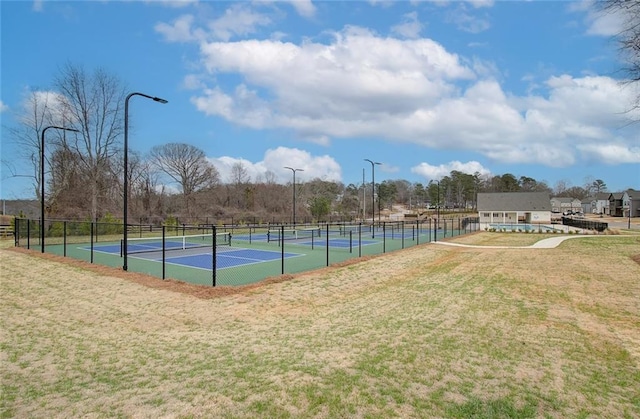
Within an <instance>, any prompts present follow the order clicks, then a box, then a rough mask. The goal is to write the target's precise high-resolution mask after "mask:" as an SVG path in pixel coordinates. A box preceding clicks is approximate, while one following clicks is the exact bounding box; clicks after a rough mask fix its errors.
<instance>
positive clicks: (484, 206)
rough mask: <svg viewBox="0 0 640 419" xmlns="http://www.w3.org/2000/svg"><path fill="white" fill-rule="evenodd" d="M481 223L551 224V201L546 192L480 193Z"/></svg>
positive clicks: (479, 213)
mask: <svg viewBox="0 0 640 419" xmlns="http://www.w3.org/2000/svg"><path fill="white" fill-rule="evenodd" d="M478 216H479V217H480V223H485V224H500V223H509V224H511V223H518V222H524V223H549V222H551V201H550V199H549V194H548V193H546V192H503V193H478Z"/></svg>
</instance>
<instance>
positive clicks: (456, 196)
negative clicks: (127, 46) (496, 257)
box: [9, 64, 606, 223]
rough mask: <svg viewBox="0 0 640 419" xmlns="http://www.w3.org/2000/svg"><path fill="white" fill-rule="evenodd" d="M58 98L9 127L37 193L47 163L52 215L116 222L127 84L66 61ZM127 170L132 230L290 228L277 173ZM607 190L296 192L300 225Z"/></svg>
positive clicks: (600, 184) (469, 177) (178, 149)
mask: <svg viewBox="0 0 640 419" xmlns="http://www.w3.org/2000/svg"><path fill="white" fill-rule="evenodd" d="M54 92H55V93H49V94H42V93H41V92H39V91H34V92H32V93H30V94H29V96H28V98H27V101H26V106H25V108H24V110H23V112H22V113H21V114H20V115H19V116H18V121H19V124H18V125H17V126H16V127H13V128H10V129H9V131H10V134H11V136H12V138H13V140H14V141H16V142H17V143H18V145H19V146H20V150H21V151H22V157H23V158H24V159H26V160H28V161H29V162H30V167H31V169H32V172H31V173H32V174H31V177H32V178H33V184H32V185H33V190H34V192H35V196H40V194H39V191H40V188H41V184H40V176H39V174H40V170H41V166H40V164H44V165H45V171H46V177H45V178H46V185H45V186H46V188H45V190H46V196H45V207H46V211H47V214H46V216H47V218H50V219H51V218H61V219H91V220H98V219H101V218H104V217H106V216H109V217H110V218H113V216H114V215H115V216H116V217H117V216H118V215H119V214H121V213H122V205H123V183H124V182H123V179H124V173H123V170H124V169H123V165H122V161H123V148H122V147H123V144H122V135H123V125H124V124H123V119H124V109H123V107H124V105H123V104H124V100H125V95H126V92H127V89H126V86H125V85H124V84H123V83H122V81H120V80H119V79H118V78H117V77H115V76H113V75H111V74H109V73H108V72H106V71H104V70H102V69H98V70H96V71H93V72H88V71H86V70H85V69H83V68H82V67H79V66H76V65H72V64H67V65H65V66H64V67H62V68H61V69H60V71H59V74H58V75H57V76H56V78H55V79H54ZM50 125H54V126H61V127H68V128H73V129H75V130H77V131H78V132H69V131H65V130H51V131H48V132H47V142H46V146H45V153H44V155H45V159H44V161H42V162H41V161H40V154H41V152H42V150H41V142H40V139H41V135H42V131H43V129H45V128H46V127H47V126H50ZM128 172H129V173H128V177H129V180H130V181H129V191H128V197H129V215H130V219H129V222H131V223H134V222H142V223H162V222H165V221H166V220H167V219H168V218H172V219H176V218H177V219H179V220H182V221H184V222H188V223H195V222H211V223H214V222H215V223H217V222H228V221H230V220H236V221H257V222H270V221H273V222H292V221H293V220H292V213H293V211H292V209H293V207H292V206H293V194H292V189H293V188H292V185H291V183H289V184H286V185H283V184H278V183H277V182H276V181H275V179H276V176H275V173H273V172H266V173H265V174H264V175H263V176H260V177H258V178H256V179H251V178H250V176H249V175H248V170H247V168H246V167H244V166H243V165H242V163H236V164H235V165H234V166H233V167H232V169H231V175H230V177H229V179H221V178H220V174H219V172H218V170H217V169H216V168H215V166H214V165H213V164H212V163H211V162H210V161H209V160H208V159H207V158H206V155H205V152H204V151H203V150H201V149H199V148H197V147H195V146H193V145H190V144H187V143H183V142H175V143H168V144H163V145H159V146H155V147H153V148H152V149H151V150H150V152H149V153H146V154H144V155H143V154H141V153H138V152H135V151H133V150H130V152H129V164H128ZM171 184H175V185H177V188H171V187H170V186H168V185H171ZM605 190H606V184H605V183H604V181H602V180H600V179H598V180H594V181H588V182H586V184H585V185H584V186H582V187H577V186H571V187H570V186H568V182H558V184H556V185H555V188H554V189H552V188H551V187H550V186H549V185H547V184H546V183H545V182H544V181H539V180H536V179H533V178H531V177H527V176H521V177H516V176H514V175H512V174H510V173H507V174H503V175H481V174H480V173H475V174H467V173H463V172H460V171H455V170H454V171H451V172H450V173H449V175H447V176H444V177H443V178H442V179H440V180H439V181H431V182H428V183H426V184H425V183H419V182H418V183H411V182H409V181H407V180H402V179H397V180H385V181H383V182H380V183H377V184H376V185H375V190H373V189H372V185H371V184H370V183H365V184H353V183H352V184H348V185H345V184H343V183H341V182H330V181H325V180H322V179H313V180H310V181H307V182H304V183H300V184H297V185H296V214H297V217H296V218H297V220H296V221H297V222H303V221H311V220H326V219H328V218H332V219H343V220H352V219H356V218H370V217H371V215H372V213H373V210H374V208H373V207H375V211H376V212H377V213H379V212H381V211H385V210H391V209H392V207H393V206H394V205H403V206H404V207H405V208H412V209H416V210H418V211H420V210H423V209H428V208H429V207H431V208H434V207H443V208H451V209H461V210H472V209H474V208H475V202H476V196H477V194H478V193H479V192H518V191H542V192H549V193H550V194H553V195H556V196H567V197H572V198H578V199H583V198H586V197H587V196H590V195H593V194H594V193H595V192H602V191H605ZM372 193H374V195H373V199H374V204H373V205H372Z"/></svg>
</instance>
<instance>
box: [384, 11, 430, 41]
mask: <svg viewBox="0 0 640 419" xmlns="http://www.w3.org/2000/svg"><path fill="white" fill-rule="evenodd" d="M421 31H422V23H421V22H420V21H419V20H418V13H416V12H411V13H407V14H406V15H404V21H403V22H402V23H401V24H399V25H396V26H393V27H392V28H391V32H392V33H395V34H398V35H400V36H403V37H405V38H410V39H415V38H418V37H419V36H420V32H421Z"/></svg>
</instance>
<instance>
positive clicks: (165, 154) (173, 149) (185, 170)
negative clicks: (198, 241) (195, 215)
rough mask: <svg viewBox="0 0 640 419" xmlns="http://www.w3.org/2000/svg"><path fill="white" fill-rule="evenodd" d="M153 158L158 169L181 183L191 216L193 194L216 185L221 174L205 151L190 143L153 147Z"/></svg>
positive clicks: (186, 206) (185, 202) (187, 209)
mask: <svg viewBox="0 0 640 419" xmlns="http://www.w3.org/2000/svg"><path fill="white" fill-rule="evenodd" d="M150 156H151V159H152V161H153V162H154V164H155V165H156V166H157V167H158V169H159V170H160V171H162V172H164V173H165V174H166V175H167V176H169V177H170V178H171V179H173V180H174V181H175V182H176V183H178V184H179V185H180V188H181V189H182V194H183V196H184V205H185V211H186V212H187V214H188V215H189V216H190V215H191V214H190V211H191V201H192V198H193V194H194V193H195V192H197V191H199V190H201V189H203V188H207V187H212V186H215V185H216V184H217V183H218V182H219V177H220V176H219V174H218V171H217V170H216V168H215V167H214V166H213V164H211V163H210V162H209V161H208V160H207V158H206V156H205V154H204V151H202V150H200V149H199V148H197V147H194V146H192V145H190V144H185V143H169V144H164V145H160V146H155V147H153V148H152V149H151V153H150Z"/></svg>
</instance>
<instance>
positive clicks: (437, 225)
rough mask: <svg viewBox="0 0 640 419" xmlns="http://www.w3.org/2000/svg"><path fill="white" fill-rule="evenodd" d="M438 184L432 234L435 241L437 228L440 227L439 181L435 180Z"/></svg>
mask: <svg viewBox="0 0 640 419" xmlns="http://www.w3.org/2000/svg"><path fill="white" fill-rule="evenodd" d="M436 183H437V184H438V200H437V202H436V229H435V233H434V234H433V235H434V237H435V241H438V228H439V227H440V181H439V180H436Z"/></svg>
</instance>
